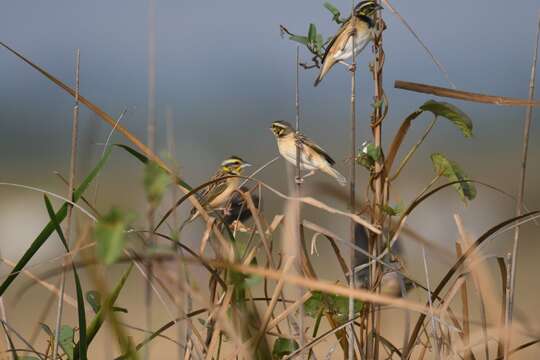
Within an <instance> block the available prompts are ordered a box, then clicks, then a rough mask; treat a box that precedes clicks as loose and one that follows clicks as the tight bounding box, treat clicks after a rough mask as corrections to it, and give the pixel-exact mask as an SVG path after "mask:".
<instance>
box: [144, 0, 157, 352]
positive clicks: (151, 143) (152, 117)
mask: <svg viewBox="0 0 540 360" xmlns="http://www.w3.org/2000/svg"><path fill="white" fill-rule="evenodd" d="M147 144H148V148H149V149H150V151H152V152H155V145H156V1H155V0H149V1H148V120H147ZM154 212H155V207H154V204H150V203H149V204H148V212H147V220H148V229H149V232H148V239H147V245H149V246H152V245H153V244H154V240H155V238H154V236H153V231H152V230H153V229H154ZM146 271H147V274H148V280H147V282H146V291H145V308H146V310H145V315H146V316H145V329H146V330H151V329H152V281H153V277H154V269H153V265H152V260H149V261H147V264H146ZM149 358H150V346H145V348H144V359H149Z"/></svg>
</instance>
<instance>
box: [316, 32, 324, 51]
mask: <svg viewBox="0 0 540 360" xmlns="http://www.w3.org/2000/svg"><path fill="white" fill-rule="evenodd" d="M323 46H324V40H323V36H322V34H317V41H315V52H317V53H320V52H321V49H322V47H323Z"/></svg>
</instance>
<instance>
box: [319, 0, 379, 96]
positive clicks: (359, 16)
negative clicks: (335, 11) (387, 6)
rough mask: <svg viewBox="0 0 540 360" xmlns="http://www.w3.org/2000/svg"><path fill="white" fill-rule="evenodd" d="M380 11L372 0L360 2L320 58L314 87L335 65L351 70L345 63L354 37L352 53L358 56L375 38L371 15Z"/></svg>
mask: <svg viewBox="0 0 540 360" xmlns="http://www.w3.org/2000/svg"><path fill="white" fill-rule="evenodd" d="M380 9H382V6H380V5H379V4H377V2H375V1H374V0H366V1H361V2H360V3H358V5H356V6H355V8H354V11H353V13H354V15H353V16H352V17H351V18H349V19H348V20H347V21H345V23H344V24H343V25H342V26H341V28H340V29H339V31H338V33H337V34H336V36H334V38H333V39H332V41H330V43H329V44H328V46H327V47H326V52H325V53H324V55H323V58H322V66H321V71H320V72H319V76H317V79H315V84H314V86H317V85H319V83H320V82H321V80H322V79H323V77H324V76H325V75H326V74H327V73H328V72H329V71H330V69H331V68H332V67H333V66H334V64H336V63H342V64H344V65H346V66H348V67H349V70H351V71H352V70H353V68H354V67H353V66H352V65H349V64H347V63H346V62H345V60H348V59H350V58H352V56H353V42H352V38H353V37H354V53H355V55H358V54H359V53H360V52H361V51H362V50H363V49H364V48H365V47H366V45H367V44H368V43H369V42H370V41H371V40H373V38H374V37H375V33H376V31H375V21H374V20H373V17H372V16H373V14H375V12H376V11H377V10H380Z"/></svg>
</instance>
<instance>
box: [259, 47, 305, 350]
mask: <svg viewBox="0 0 540 360" xmlns="http://www.w3.org/2000/svg"><path fill="white" fill-rule="evenodd" d="M295 90H296V91H295V110H296V121H295V125H296V127H295V128H296V137H297V140H296V179H295V183H296V188H295V191H296V194H295V197H296V198H300V196H302V170H301V166H302V156H301V154H302V143H301V141H300V47H299V46H297V47H296V87H295ZM295 202H296V204H295V206H294V209H295V217H296V219H295V222H296V223H295V229H296V230H295V231H297V236H296V239H297V241H298V244H297V253H296V254H297V261H298V262H297V263H298V271H299V273H301V271H302V270H301V269H302V266H303V264H302V256H300V254H302V252H303V248H304V244H303V237H302V234H303V232H302V229H301V226H302V217H301V213H300V212H301V206H300V202H299V201H297V200H295ZM261 236H262V235H261ZM298 292H299V294H298V298H299V299H301V298H302V297H303V296H304V293H305V290H304V288H303V287H299V288H298ZM298 313H299V314H298V318H299V327H300V334H299V339H300V342H299V345H300V347H303V346H304V343H305V339H304V331H305V330H304V328H305V324H304V304H303V303H302V304H301V305H300V307H299V308H298Z"/></svg>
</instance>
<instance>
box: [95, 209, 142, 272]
mask: <svg viewBox="0 0 540 360" xmlns="http://www.w3.org/2000/svg"><path fill="white" fill-rule="evenodd" d="M132 218H133V217H132V216H131V215H128V214H124V213H122V212H121V211H120V210H118V209H116V208H112V209H111V211H110V212H109V213H108V214H107V215H105V216H104V217H103V218H101V219H100V220H99V221H98V223H97V224H96V227H95V229H94V238H95V239H96V242H97V244H96V252H97V256H98V258H99V259H100V260H101V261H102V262H103V263H104V264H107V265H110V264H112V263H114V262H115V261H116V260H117V259H118V257H120V255H122V251H123V250H124V244H125V232H126V228H127V226H128V224H129V222H130V221H131V219H132Z"/></svg>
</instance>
